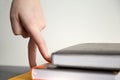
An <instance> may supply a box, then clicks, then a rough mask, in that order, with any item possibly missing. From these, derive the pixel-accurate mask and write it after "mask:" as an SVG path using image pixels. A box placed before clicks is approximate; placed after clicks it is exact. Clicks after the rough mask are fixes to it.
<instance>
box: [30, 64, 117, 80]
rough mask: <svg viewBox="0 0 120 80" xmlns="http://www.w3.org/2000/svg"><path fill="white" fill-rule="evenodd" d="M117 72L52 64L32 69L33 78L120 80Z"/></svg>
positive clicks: (36, 79)
mask: <svg viewBox="0 0 120 80" xmlns="http://www.w3.org/2000/svg"><path fill="white" fill-rule="evenodd" d="M43 66H44V67H43ZM117 74H118V72H112V71H100V70H85V69H84V70H83V69H77V68H74V69H73V68H63V67H62V68H61V67H57V66H55V65H52V64H47V65H42V66H37V67H34V68H33V69H32V70H31V76H32V79H33V80H119V79H117V78H116V75H117ZM117 77H118V76H117Z"/></svg>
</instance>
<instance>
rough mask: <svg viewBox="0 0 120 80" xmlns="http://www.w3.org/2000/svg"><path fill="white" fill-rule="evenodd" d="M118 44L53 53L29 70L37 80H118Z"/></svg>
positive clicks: (119, 47)
mask: <svg viewBox="0 0 120 80" xmlns="http://www.w3.org/2000/svg"><path fill="white" fill-rule="evenodd" d="M119 70H120V43H85V44H78V45H74V46H71V47H67V48H65V49H62V50H59V51H57V52H54V53H53V54H52V63H51V64H49V63H48V64H44V65H43V66H37V67H35V68H33V69H32V70H31V77H32V79H38V80H120V72H119Z"/></svg>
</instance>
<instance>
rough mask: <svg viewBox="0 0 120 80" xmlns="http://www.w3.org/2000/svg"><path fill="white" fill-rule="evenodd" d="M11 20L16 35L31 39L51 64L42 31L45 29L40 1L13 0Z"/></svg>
mask: <svg viewBox="0 0 120 80" xmlns="http://www.w3.org/2000/svg"><path fill="white" fill-rule="evenodd" d="M10 20H11V26H12V29H13V32H14V34H15V35H22V36H23V37H25V38H26V37H30V38H31V39H33V41H34V42H35V44H37V46H38V48H39V51H40V52H41V54H42V56H43V58H44V59H45V60H46V61H48V62H51V59H50V57H49V56H48V52H47V51H48V50H47V47H46V44H45V41H44V39H43V37H42V35H41V31H42V30H43V29H44V28H45V24H46V23H45V20H44V17H43V13H42V9H41V6H40V0H13V1H12V5H11V11H10Z"/></svg>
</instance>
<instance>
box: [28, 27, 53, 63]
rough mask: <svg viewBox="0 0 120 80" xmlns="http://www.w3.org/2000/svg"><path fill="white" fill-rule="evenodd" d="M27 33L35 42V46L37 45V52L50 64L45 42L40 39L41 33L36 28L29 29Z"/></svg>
mask: <svg viewBox="0 0 120 80" xmlns="http://www.w3.org/2000/svg"><path fill="white" fill-rule="evenodd" d="M29 32H30V34H31V36H32V38H33V39H34V40H35V42H36V44H37V45H38V48H39V51H40V52H41V54H42V56H43V58H44V59H45V60H46V61H48V62H51V60H50V57H49V56H48V50H47V47H46V44H45V40H44V38H43V37H42V34H41V32H40V31H39V29H37V28H34V27H33V28H29Z"/></svg>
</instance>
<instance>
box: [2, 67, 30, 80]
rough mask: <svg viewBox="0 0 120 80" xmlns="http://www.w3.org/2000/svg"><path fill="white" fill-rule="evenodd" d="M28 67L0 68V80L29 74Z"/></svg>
mask: <svg viewBox="0 0 120 80" xmlns="http://www.w3.org/2000/svg"><path fill="white" fill-rule="evenodd" d="M29 70H30V68H29V67H24V66H0V80H8V79H9V78H11V77H14V76H17V75H20V74H23V73H26V72H29Z"/></svg>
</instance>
